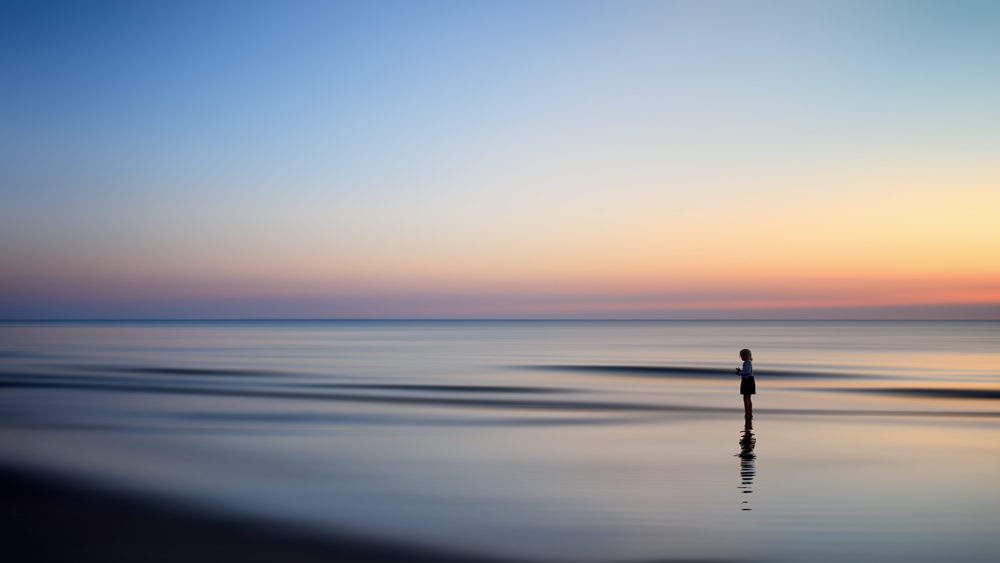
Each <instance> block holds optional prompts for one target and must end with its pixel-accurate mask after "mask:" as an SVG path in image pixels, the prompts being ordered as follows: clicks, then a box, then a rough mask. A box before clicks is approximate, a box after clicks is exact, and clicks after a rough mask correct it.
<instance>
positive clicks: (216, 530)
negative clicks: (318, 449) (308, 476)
mask: <svg viewBox="0 0 1000 563" xmlns="http://www.w3.org/2000/svg"><path fill="white" fill-rule="evenodd" d="M0 499H3V502H0V526H2V528H3V529H4V530H5V533H4V536H5V541H3V542H2V547H0V559H3V561H5V562H8V563H22V562H24V563H26V562H49V561H77V562H90V561H93V562H98V561H99V562H102V563H116V562H122V563H126V562H135V561H144V562H164V563H167V562H175V561H176V562H181V561H183V562H185V563H193V562H214V561H240V562H243V563H256V562H272V561H275V562H276V561H281V562H288V563H313V562H320V561H323V562H327V563H385V562H390V561H414V562H425V563H431V562H434V563H439V562H440V563H459V562H469V563H473V562H479V563H491V562H492V563H499V561H500V560H499V559H493V558H486V557H478V556H471V555H463V554H455V553H447V552H443V551H439V552H438V551H433V550H429V549H426V548H422V547H414V546H406V545H402V544H397V543H394V542H388V541H387V542H380V541H376V540H370V539H358V538H352V537H349V536H347V535H340V536H337V535H332V534H331V535H326V534H324V535H322V536H321V535H319V534H311V533H308V532H304V531H301V530H295V529H294V528H292V527H291V526H288V525H280V524H271V523H266V522H263V521H260V520H252V519H241V518H239V517H229V516H224V515H220V514H215V513H208V512H206V511H202V510H198V509H196V508H193V507H190V508H186V507H183V506H179V505H167V504H165V503H162V502H158V501H156V500H153V499H150V498H142V497H138V496H133V495H127V494H124V493H121V492H116V491H112V490H108V489H106V488H101V487H95V486H93V485H90V484H87V483H84V482H81V481H74V480H72V479H65V478H60V477H57V476H54V475H50V474H42V473H38V472H33V471H29V470H27V469H23V468H18V467H11V466H0Z"/></svg>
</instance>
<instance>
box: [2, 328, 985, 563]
mask: <svg viewBox="0 0 1000 563" xmlns="http://www.w3.org/2000/svg"><path fill="white" fill-rule="evenodd" d="M743 347H749V348H751V349H752V350H753V353H754V358H755V361H754V367H755V370H756V371H757V389H758V394H757V395H756V396H755V401H754V410H755V418H754V420H753V421H752V426H747V425H746V424H745V421H744V419H743V416H742V402H741V398H740V396H739V395H738V388H739V378H738V376H735V375H733V374H732V368H733V367H735V366H737V365H739V363H740V361H739V358H738V354H737V352H738V350H739V349H740V348H743ZM0 386H2V387H0V461H2V462H4V463H9V464H17V465H20V466H28V467H34V468H38V469H44V470H49V471H52V470H55V471H59V472H62V473H65V474H67V475H75V476H80V477H85V478H88V479H91V480H94V481H98V482H101V483H103V484H105V485H110V486H113V487H116V488H119V489H122V490H124V491H130V492H135V493H139V494H147V495H154V496H161V497H169V498H171V499H175V500H183V501H186V502H190V503H194V504H196V505H198V506H203V507H205V508H207V509H211V510H216V511H224V512H231V513H238V514H241V515H250V516H254V517H265V518H272V519H275V520H276V521H283V522H289V523H294V524H296V525H299V526H303V527H305V528H307V529H310V530H313V531H317V532H319V533H322V531H323V530H333V531H338V532H343V531H347V532H350V533H355V534H357V535H359V536H362V537H372V538H389V539H393V540H400V541H406V542H411V543H416V544H421V545H427V546H432V547H445V548H450V549H455V550H461V551H466V552H470V553H480V554H486V555H495V556H501V557H509V558H516V559H527V560H536V561H641V560H669V559H691V558H697V559H732V560H787V561H803V560H809V561H841V560H843V559H845V558H849V559H851V560H856V561H858V560H860V561H894V560H898V561H939V560H944V559H947V560H952V561H980V560H984V559H992V558H993V557H994V556H995V553H996V552H997V550H998V549H1000V536H998V535H997V534H996V530H998V529H1000V508H998V507H1000V480H998V479H997V476H998V475H1000V323H997V322H871V321H867V322H714V321H705V322H697V321H692V322H686V321H667V322H617V321H616V322H503V321H497V322H493V321H483V322H462V321H454V322H453V321H447V322H416V321H414V322H369V321H358V322H256V323H255V322H245V323H244V322H185V323H178V322H162V323H155V322H142V323H3V324H0Z"/></svg>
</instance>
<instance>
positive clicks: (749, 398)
mask: <svg viewBox="0 0 1000 563" xmlns="http://www.w3.org/2000/svg"><path fill="white" fill-rule="evenodd" d="M744 397H746V398H747V418H753V398H752V397H753V395H744Z"/></svg>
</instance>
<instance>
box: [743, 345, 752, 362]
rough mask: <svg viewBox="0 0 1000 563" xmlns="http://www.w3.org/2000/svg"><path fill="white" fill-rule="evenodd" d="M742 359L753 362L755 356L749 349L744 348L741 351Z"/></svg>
mask: <svg viewBox="0 0 1000 563" xmlns="http://www.w3.org/2000/svg"><path fill="white" fill-rule="evenodd" d="M740 359H741V360H743V361H746V360H750V361H751V362H752V361H753V354H751V353H750V349H749V348H744V349H742V350H740Z"/></svg>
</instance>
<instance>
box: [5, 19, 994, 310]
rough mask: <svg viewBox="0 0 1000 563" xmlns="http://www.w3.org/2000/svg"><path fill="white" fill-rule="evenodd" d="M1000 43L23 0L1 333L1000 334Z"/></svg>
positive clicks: (758, 22) (17, 30) (11, 40)
mask: <svg viewBox="0 0 1000 563" xmlns="http://www.w3.org/2000/svg"><path fill="white" fill-rule="evenodd" d="M998 29H1000V3H996V2H960V1H959V2H955V1H949V2H920V1H907V2H878V1H876V2H846V1H837V2H714V1H698V2H695V1H692V2H628V1H621V2H584V1H574V2H554V1H552V2H546V1H525V2H518V1H505V2H490V1H481V2H464V1H459V2H430V1H428V2H422V1H406V2H380V1H364V2H361V1H359V2H296V1H291V2H277V1H275V2H212V1H208V2H162V3H157V2H139V3H136V2H120V3H103V2H86V3H59V2H44V1H43V2H2V3H0V319H63V318H101V319H105V318H123V319H124V318H641V319H655V318H992V319H998V318H1000V220H998V215H1000V103H997V101H998V100H1000V33H997V30H998Z"/></svg>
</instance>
